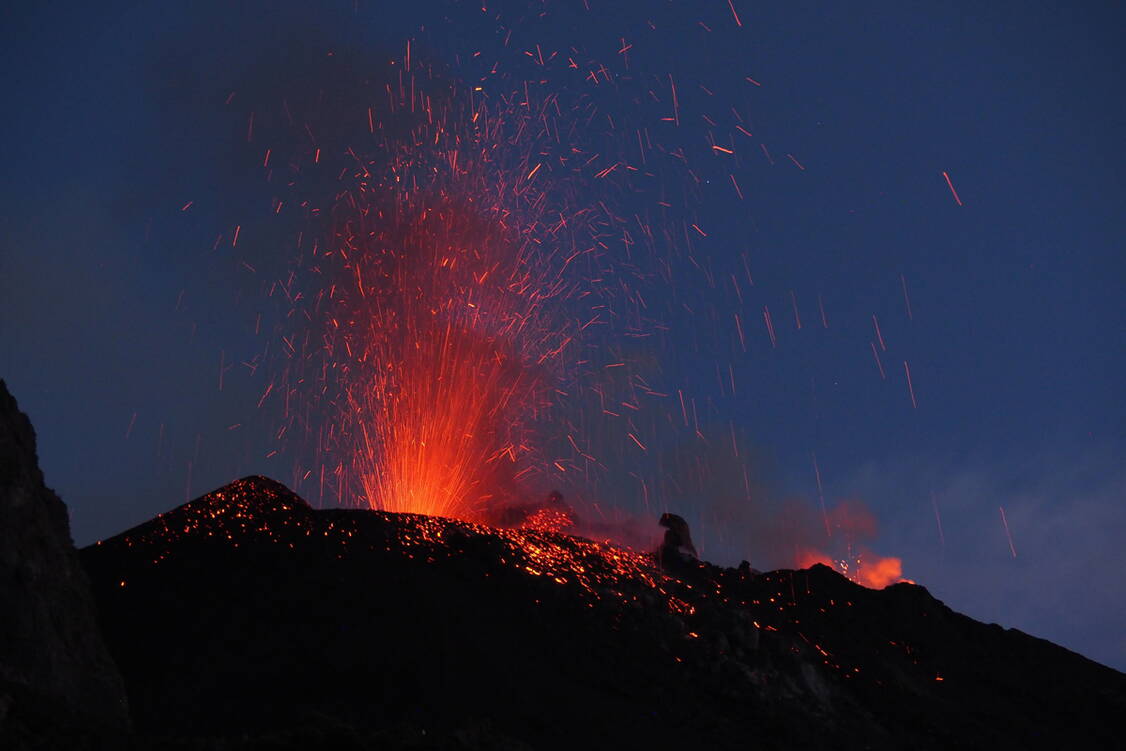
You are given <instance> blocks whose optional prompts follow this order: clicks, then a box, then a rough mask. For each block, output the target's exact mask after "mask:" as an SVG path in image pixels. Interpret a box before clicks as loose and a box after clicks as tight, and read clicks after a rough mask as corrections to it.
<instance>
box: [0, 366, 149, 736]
mask: <svg viewBox="0 0 1126 751" xmlns="http://www.w3.org/2000/svg"><path fill="white" fill-rule="evenodd" d="M127 717H128V711H127V705H126V701H125V691H124V688H123V685H122V681H121V676H120V675H119V674H118V671H117V667H116V666H115V665H114V663H113V660H112V659H111V658H110V656H109V653H108V652H107V650H106V647H105V644H104V643H103V642H102V637H101V632H100V630H99V628H98V622H97V617H96V614H95V609H94V599H93V596H92V595H91V592H90V584H89V581H88V580H87V577H86V574H85V572H84V571H83V569H82V566H81V564H80V563H79V559H78V553H77V551H76V550H75V549H74V543H73V542H72V540H71V537H70V524H69V522H68V519H67V511H66V506H64V505H63V502H62V501H61V500H60V499H59V497H58V496H57V495H55V493H54V492H53V491H52V490H50V489H49V488H48V487H47V486H46V485H44V483H43V473H42V472H41V471H40V469H39V463H38V458H37V456H36V452H35V431H34V430H33V429H32V427H31V422H30V421H29V420H28V419H27V416H26V415H24V414H23V413H22V412H20V411H19V407H18V406H17V404H16V400H15V399H14V398H13V397H12V395H11V394H10V393H8V389H7V385H6V384H5V383H4V382H3V381H0V745H3V743H2V741H3V739H4V737H5V733H6V732H13V731H12V730H11V725H12V724H13V723H19V722H24V723H30V724H32V725H39V724H42V723H44V722H49V723H51V724H52V725H58V726H63V725H72V726H87V727H107V728H114V727H123V726H125V725H126V724H127V723H128V719H127Z"/></svg>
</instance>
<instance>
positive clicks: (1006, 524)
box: [997, 506, 1017, 558]
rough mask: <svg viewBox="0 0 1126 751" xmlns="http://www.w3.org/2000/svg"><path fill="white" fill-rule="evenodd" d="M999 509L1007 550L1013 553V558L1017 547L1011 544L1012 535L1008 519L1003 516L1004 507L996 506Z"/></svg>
mask: <svg viewBox="0 0 1126 751" xmlns="http://www.w3.org/2000/svg"><path fill="white" fill-rule="evenodd" d="M997 508H998V509H1000V511H1001V526H1003V527H1004V528H1005V538H1006V539H1007V540H1008V541H1009V552H1010V553H1012V554H1013V558H1016V557H1017V549H1016V547H1014V546H1013V536H1012V534H1010V532H1009V520H1008V519H1006V518H1005V507H1004V506H998V507H997Z"/></svg>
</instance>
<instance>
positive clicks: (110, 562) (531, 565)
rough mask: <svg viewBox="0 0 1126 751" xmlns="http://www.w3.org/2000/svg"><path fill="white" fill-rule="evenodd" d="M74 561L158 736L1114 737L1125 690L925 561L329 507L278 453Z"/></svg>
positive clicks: (464, 740)
mask: <svg viewBox="0 0 1126 751" xmlns="http://www.w3.org/2000/svg"><path fill="white" fill-rule="evenodd" d="M82 560H83V562H84V564H85V566H86V568H87V570H88V571H89V574H90V577H91V579H92V581H93V584H94V590H95V593H96V597H97V602H98V606H99V608H100V611H101V618H102V625H103V630H104V632H105V636H106V639H107V642H108V644H109V648H110V651H111V653H112V654H113V655H114V657H115V658H116V660H117V662H118V664H119V666H120V668H121V672H122V674H123V676H124V678H125V683H126V686H127V688H128V693H129V701H130V706H131V707H132V709H133V717H134V721H135V723H136V725H137V728H138V730H139V731H140V732H141V733H143V734H145V735H146V736H149V737H153V738H170V737H175V738H185V737H193V738H202V737H207V738H244V739H245V738H251V739H259V740H264V739H269V740H270V742H272V743H274V744H275V745H274V746H271V747H281V748H287V747H298V746H301V745H302V744H307V743H308V742H310V739H312V738H316V739H319V740H328V739H331V742H333V743H343V742H344V741H345V740H347V741H348V742H349V743H352V744H354V745H355V746H356V747H360V748H369V747H370V748H376V747H379V748H387V747H389V748H398V747H410V748H415V747H423V748H499V747H505V748H537V749H539V748H544V749H549V748H552V749H553V748H560V749H562V748H573V747H576V746H580V747H588V748H623V747H638V746H641V745H645V746H648V747H652V748H672V747H688V748H746V747H747V746H748V745H750V746H753V747H758V748H857V749H859V748H906V747H911V748H935V749H937V748H950V747H975V748H986V747H991V748H992V747H999V746H1000V747H1013V748H1028V747H1045V748H1046V747H1059V746H1062V745H1070V746H1074V745H1076V744H1078V745H1081V746H1100V747H1109V746H1111V745H1114V743H1115V742H1116V738H1117V737H1118V731H1119V730H1120V728H1119V727H1118V725H1117V723H1118V719H1117V718H1119V717H1121V716H1122V714H1121V713H1122V711H1123V710H1126V676H1123V675H1122V674H1120V673H1118V672H1116V671H1114V670H1111V669H1109V668H1106V667H1103V666H1101V665H1098V664H1096V663H1094V662H1091V661H1089V660H1087V659H1085V658H1083V657H1081V656H1079V655H1076V654H1074V653H1072V652H1069V651H1068V650H1065V649H1063V648H1061V647H1058V646H1056V645H1053V644H1051V643H1049V642H1046V641H1043V640H1040V639H1036V638H1033V637H1031V636H1028V635H1026V634H1024V633H1021V632H1019V631H1016V630H1011V629H1010V630H1006V629H1003V628H1001V627H1000V626H997V625H985V624H981V623H978V622H976V621H973V620H972V619H970V618H967V617H965V616H962V615H959V614H958V613H955V612H953V611H951V610H950V609H949V608H947V607H946V606H944V605H943V604H942V603H941V602H939V601H937V600H935V599H934V598H933V597H932V596H931V595H930V594H929V593H928V592H927V590H926V589H925V588H923V587H920V586H916V585H913V584H897V585H894V586H891V587H888V588H887V589H884V590H881V591H875V590H870V589H866V588H863V587H860V586H858V585H856V584H854V583H853V582H851V581H849V580H847V579H846V578H844V577H842V576H840V575H839V574H837V573H835V572H834V571H832V570H830V569H829V568H827V567H824V566H820V565H818V566H814V567H813V568H810V569H807V570H798V571H774V572H769V573H763V574H759V573H758V572H755V571H753V570H751V569H750V568H749V567H748V566H743V567H741V568H739V569H725V568H720V567H716V566H713V565H710V564H707V563H693V564H688V565H685V566H683V567H681V568H679V569H677V570H676V571H675V572H672V571H662V570H661V569H660V568H659V567H658V565H657V563H656V560H655V558H654V557H653V556H651V555H649V554H647V553H638V552H634V551H630V550H625V549H621V548H618V547H615V546H613V545H611V544H608V543H600V542H594V541H590V540H585V539H581V538H576V537H571V536H568V535H564V534H559V533H554V532H545V531H536V530H528V529H495V528H489V527H483V526H477V525H473V524H468V523H464V522H459V521H454V520H450V519H443V518H436V517H424V516H416V515H409V514H394V513H383V512H373V511H348V510H314V509H311V508H310V507H309V506H308V505H307V504H306V503H305V502H304V501H302V500H301V499H300V498H299V497H297V496H296V495H294V494H293V493H291V492H290V491H288V490H287V489H286V488H285V487H284V486H282V485H280V484H278V483H276V482H273V481H271V480H268V479H266V478H262V477H249V478H245V479H243V480H239V481H237V482H235V483H232V484H230V485H228V486H225V487H223V488H221V489H219V490H216V491H214V492H212V493H209V494H208V495H205V496H203V497H202V498H199V499H197V500H195V501H193V502H191V503H188V504H186V505H184V506H181V507H179V508H177V509H174V510H172V511H170V512H168V513H166V514H163V515H161V516H159V517H157V518H156V519H153V520H152V521H150V522H147V523H146V524H143V525H141V526H139V527H136V528H134V529H132V530H129V531H127V532H125V533H123V534H121V535H118V536H116V537H114V538H111V539H109V540H105V541H103V542H101V543H98V544H96V545H93V546H90V547H88V548H86V549H84V550H83V551H82ZM197 743H201V744H202V743H204V742H203V741H197ZM245 743H252V742H251V741H245ZM203 747H210V746H206V745H204V746H203ZM224 747H226V746H224ZM236 747H238V746H237V745H236Z"/></svg>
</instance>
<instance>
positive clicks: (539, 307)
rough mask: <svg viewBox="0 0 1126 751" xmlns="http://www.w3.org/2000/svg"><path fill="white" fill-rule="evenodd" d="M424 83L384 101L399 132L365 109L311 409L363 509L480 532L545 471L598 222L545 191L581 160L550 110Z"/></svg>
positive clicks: (316, 257)
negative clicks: (586, 237)
mask: <svg viewBox="0 0 1126 751" xmlns="http://www.w3.org/2000/svg"><path fill="white" fill-rule="evenodd" d="M421 83H422V82H418V83H416V82H414V81H413V79H412V83H411V85H410V86H409V88H408V87H407V86H405V85H402V86H400V88H399V90H394V89H392V88H391V87H389V88H388V91H389V92H390V93H391V94H392V96H391V99H390V105H388V106H387V108H386V111H385V116H386V118H387V122H384V121H383V120H381V118H380V116H379V115H378V113H377V112H376V113H375V114H373V110H372V109H370V108H369V109H368V118H367V122H368V124H369V126H370V130H371V133H372V134H374V135H375V136H376V137H377V139H376V143H377V145H376V147H375V148H372V149H370V150H369V151H368V152H367V153H366V154H365V155H364V156H359V155H358V151H357V150H356V149H353V148H351V147H349V148H348V149H346V150H344V151H346V153H347V154H348V156H349V159H350V160H351V163H350V164H349V165H348V166H347V167H346V168H345V169H344V170H342V178H341V183H342V188H341V190H340V191H339V192H338V193H337V196H336V199H335V201H334V205H333V207H332V210H331V212H330V214H331V219H330V226H331V229H330V231H329V232H328V235H327V238H326V239H327V242H326V243H325V245H324V246H318V247H316V248H315V249H314V252H313V265H312V268H314V269H315V271H316V272H317V273H315V274H312V275H311V276H313V277H315V278H317V279H318V280H319V284H320V288H319V290H318V291H317V292H316V294H315V296H314V297H313V304H312V305H311V306H309V307H308V308H307V309H306V310H305V311H304V312H305V318H304V320H308V321H309V322H310V323H311V327H312V328H313V330H314V331H317V332H318V334H317V336H319V338H320V340H321V342H322V345H323V346H322V347H320V348H319V349H318V350H317V353H316V355H315V356H314V357H315V358H316V361H317V364H318V367H317V370H319V374H318V376H317V377H315V378H313V379H312V380H313V381H314V383H315V384H316V386H315V388H313V389H311V390H308V391H307V392H306V393H308V394H309V395H310V396H311V399H312V400H313V401H316V402H318V403H319V404H320V412H321V414H323V415H324V417H326V418H327V419H326V420H325V421H324V422H325V425H326V427H322V428H321V431H322V432H321V434H320V447H321V450H322V451H324V452H325V453H331V454H333V455H334V456H336V457H337V458H338V465H337V472H339V473H341V474H343V475H345V476H346V477H345V480H344V482H346V483H347V484H349V485H350V486H351V489H352V493H353V494H354V495H355V497H358V498H360V499H361V500H360V505H362V506H367V507H370V508H374V509H381V510H386V511H396V512H413V513H421V514H428V515H438V516H450V517H456V518H460V519H464V520H468V521H476V520H481V519H482V518H484V515H485V514H486V512H487V511H488V509H490V508H494V507H496V506H499V505H504V504H506V503H510V502H513V501H514V500H515V499H518V498H519V497H521V496H523V495H526V493H525V491H522V490H521V489H520V487H521V483H522V482H524V481H526V480H527V479H528V478H530V477H531V476H533V475H535V474H536V473H537V472H538V471H540V470H539V464H538V463H537V460H538V459H539V455H538V453H537V450H536V449H537V442H536V424H537V423H538V422H540V421H541V419H542V418H543V417H544V416H545V415H546V414H547V412H549V411H550V409H551V406H552V403H553V398H554V397H555V395H556V393H557V391H558V390H559V386H560V385H561V382H562V381H561V374H560V369H561V367H562V366H561V365H560V362H561V359H562V355H563V354H564V352H565V351H566V349H567V347H568V346H569V345H570V344H571V342H573V341H574V339H575V337H576V335H577V333H578V331H579V329H580V326H579V325H578V324H577V323H576V322H575V319H574V316H573V315H567V314H566V312H565V308H566V306H567V303H568V301H570V300H573V299H577V298H582V297H585V296H587V295H589V294H590V293H589V292H586V293H581V292H579V290H580V289H581V288H582V285H581V283H580V282H577V281H575V279H573V278H572V276H571V274H570V273H569V271H568V267H571V266H572V263H573V262H574V261H575V259H576V258H577V257H578V256H580V255H582V254H584V253H591V252H593V251H594V250H596V246H595V244H594V243H593V242H588V243H587V244H586V249H585V250H580V249H578V242H579V241H578V239H577V238H578V237H579V236H581V235H582V234H583V233H587V234H589V233H591V232H596V231H597V227H598V221H597V219H596V218H595V217H593V216H592V215H591V214H590V212H589V211H587V210H575V208H574V207H573V206H572V205H570V203H569V201H568V193H567V190H566V189H565V186H566V180H565V179H563V180H560V179H557V178H553V177H550V176H549V175H551V174H552V173H553V172H554V173H563V174H566V172H567V171H568V169H569V167H568V160H569V159H570V158H571V154H570V153H567V152H571V151H574V149H573V148H572V147H571V145H570V144H569V145H568V147H567V148H565V147H564V146H562V145H561V144H560V143H559V142H558V140H557V139H555V138H553V137H552V136H553V133H555V131H554V130H553V127H552V123H551V120H550V119H549V117H550V115H551V109H550V108H551V107H552V106H553V105H556V104H557V103H556V102H555V101H554V100H553V99H550V98H549V99H547V100H545V101H543V102H540V103H539V104H536V103H534V102H531V101H529V100H528V99H527V98H517V97H504V96H500V97H497V98H496V100H495V101H498V102H499V103H497V104H494V103H493V102H494V100H489V99H486V98H484V97H483V95H478V96H476V97H474V96H472V95H470V93H468V92H467V90H466V87H459V86H456V85H453V84H436V88H437V91H434V90H433V89H431V90H429V91H427V90H425V89H424V88H423V86H422V85H421ZM381 133H382V134H383V135H382V136H380V134H381ZM549 160H550V161H553V162H554V167H551V166H547V164H548V162H549ZM564 249H567V250H566V252H564ZM591 299H593V298H591ZM306 365H307V364H306ZM291 380H293V379H291ZM298 380H299V379H298Z"/></svg>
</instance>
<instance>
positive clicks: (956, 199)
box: [942, 172, 962, 206]
mask: <svg viewBox="0 0 1126 751" xmlns="http://www.w3.org/2000/svg"><path fill="white" fill-rule="evenodd" d="M942 176H943V177H945V178H946V184H947V185H948V186H949V187H950V194H951V195H953V196H954V202H955V203H957V204H958V205H959V206H961V205H962V199H961V198H959V197H958V191H956V190H954V183H952V182H950V175H948V174H946V173H945V172H943V173H942Z"/></svg>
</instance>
